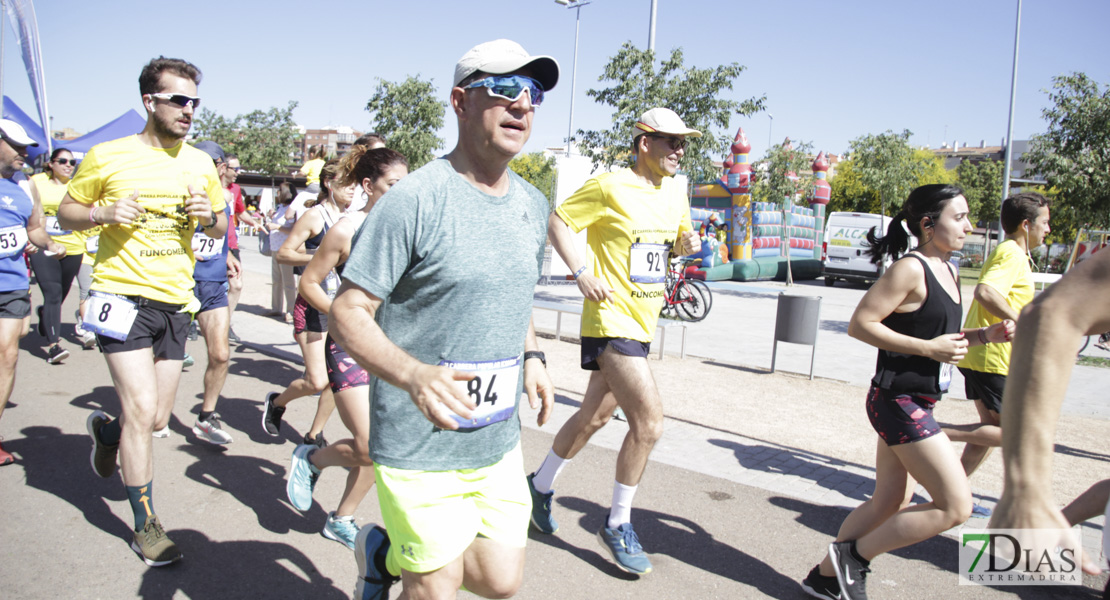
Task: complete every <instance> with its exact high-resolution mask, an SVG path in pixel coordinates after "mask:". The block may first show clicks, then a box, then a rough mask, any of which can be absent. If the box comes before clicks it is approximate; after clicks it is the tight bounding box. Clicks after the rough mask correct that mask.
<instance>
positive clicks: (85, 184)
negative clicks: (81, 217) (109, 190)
mask: <svg viewBox="0 0 1110 600" xmlns="http://www.w3.org/2000/svg"><path fill="white" fill-rule="evenodd" d="M103 191H104V179H103V177H102V176H101V168H100V160H99V154H98V153H97V152H96V148H93V149H92V150H90V151H89V152H88V154H86V155H85V159H84V160H82V161H81V168H80V169H78V170H77V174H76V175H74V177H73V179H70V180H69V185H68V186H66V193H67V194H69V197H70V198H73V199H74V200H76V201H77V202H80V203H81V204H94V203H95V202H97V201H98V200H100V195H101V194H102V193H103Z"/></svg>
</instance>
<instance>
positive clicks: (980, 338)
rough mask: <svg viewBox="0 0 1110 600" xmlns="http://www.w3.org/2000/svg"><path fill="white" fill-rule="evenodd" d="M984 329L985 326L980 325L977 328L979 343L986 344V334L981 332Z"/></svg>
mask: <svg viewBox="0 0 1110 600" xmlns="http://www.w3.org/2000/svg"><path fill="white" fill-rule="evenodd" d="M984 329H985V327H980V328H979V343H980V344H983V345H984V346H986V345H987V344H989V343H990V342H988V341H987V336H986V335H985V334H984V333H983V330H984Z"/></svg>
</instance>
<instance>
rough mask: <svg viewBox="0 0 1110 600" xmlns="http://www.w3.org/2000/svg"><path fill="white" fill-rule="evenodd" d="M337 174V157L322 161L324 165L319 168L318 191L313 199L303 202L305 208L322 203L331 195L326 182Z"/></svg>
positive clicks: (330, 180) (329, 181)
mask: <svg viewBox="0 0 1110 600" xmlns="http://www.w3.org/2000/svg"><path fill="white" fill-rule="evenodd" d="M338 174H339V159H338V158H333V159H331V160H329V161H328V162H326V163H324V167H323V168H322V169H320V193H319V194H318V195H317V196H316V199H315V200H309V201H307V202H305V203H304V206H305V208H312V207H313V206H316V205H317V204H323V203H324V202H327V201H328V198H330V197H331V190H329V189H328V184H329V183H331V182H332V180H334V179H335V177H336V175H338Z"/></svg>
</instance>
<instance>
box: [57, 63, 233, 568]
mask: <svg viewBox="0 0 1110 600" xmlns="http://www.w3.org/2000/svg"><path fill="white" fill-rule="evenodd" d="M200 79H201V73H200V70H199V69H197V68H196V67H195V66H193V65H192V64H190V63H188V62H185V61H183V60H179V59H172V58H165V57H159V58H156V59H154V60H152V61H150V62H149V63H148V64H147V65H146V66H145V67H143V70H142V73H141V74H140V75H139V91H140V93H141V94H142V102H143V106H144V107H146V111H147V122H146V127H144V129H143V131H142V132H140V133H139V134H138V135H134V136H130V137H126V138H122V139H118V140H113V141H110V142H105V143H103V144H99V145H97V146H95V147H94V148H93V149H92V150H90V151H89V153H88V154H87V155H85V159H84V160H83V161H82V163H81V169H80V171H78V173H77V176H76V177H74V178H73V179H72V180H71V181H70V182H69V188H68V190H67V192H66V196H65V198H63V199H62V203H61V205H60V206H59V208H58V220H59V221H60V223H61V225H62V226H63V227H65V228H66V229H70V230H83V229H88V228H90V227H94V226H98V225H99V226H100V227H101V231H100V240H99V247H98V249H97V255H96V263H95V264H94V266H93V281H92V285H91V294H92V295H91V297H90V298H89V304H88V306H87V310H86V312H85V319H84V326H85V328H86V329H90V330H92V331H95V332H96V333H97V343H98V344H99V345H100V350H101V352H103V353H104V357H105V360H106V361H107V363H108V370H109V371H110V372H111V374H112V381H113V383H114V384H115V388H116V393H117V394H118V395H119V399H120V405H121V410H122V412H123V415H122V416H121V418H118V419H114V420H112V419H109V418H108V416H107V415H105V414H104V413H103V412H101V411H95V412H93V414H91V415H90V416H89V419H88V421H87V427H88V430H89V435H90V436H91V437H92V438H93V452H92V457H91V462H92V466H93V470H94V471H95V472H96V474H97V475H99V476H101V477H111V476H112V474H113V473H115V470H116V455H117V453H118V454H119V464H120V471H121V472H122V475H123V483H124V487H125V488H126V490H127V497H128V500H129V501H130V503H131V510H132V512H133V513H134V518H135V535H134V540H133V541H132V543H131V549H132V550H134V551H135V552H136V553H137V554H138V555H139V557H140V558H141V559H142V560H143V561H144V562H145V563H147V564H148V565H150V566H155V567H158V566H163V565H167V564H170V563H172V562H174V561H176V560H178V559H180V558H181V552H180V551H179V550H178V549H177V546H176V545H174V543H173V542H172V541H170V539H169V537H167V536H166V533H165V531H164V530H163V529H162V525H161V523H160V522H159V521H158V517H157V515H156V514H155V512H154V490H153V487H152V483H153V475H154V460H153V452H152V446H151V434H152V433H153V432H154V429H155V423H167V422H168V421H169V418H170V413H171V411H172V410H173V401H174V397H175V396H176V395H177V384H178V381H179V380H180V378H181V361H182V359H183V358H184V356H185V336H186V331H187V329H188V325H189V321H190V319H191V313H193V312H196V308H197V307H198V306H199V303H198V302H197V301H196V298H195V297H194V296H193V285H194V281H193V265H194V263H195V260H194V256H193V249H192V243H191V242H192V238H193V232H194V230H195V229H196V228H197V225H198V224H199V225H200V226H201V227H202V228H203V231H204V233H205V234H207V235H208V236H210V237H212V238H216V239H219V238H222V237H223V236H224V233H225V232H226V230H227V218H226V217H225V216H224V214H223V211H224V207H225V205H226V204H225V202H224V196H223V186H222V185H221V184H220V178H219V175H217V173H216V168H215V166H214V165H213V164H212V159H210V158H209V157H208V155H207V154H205V153H204V152H201V151H200V150H197V149H195V148H193V147H192V146H189V145H187V144H185V143H184V140H185V135H186V134H187V133H188V132H189V128H190V127H191V126H192V121H193V111H194V110H196V109H197V108H198V107H199V105H200V98H198V97H197V85H198V84H199V83H200Z"/></svg>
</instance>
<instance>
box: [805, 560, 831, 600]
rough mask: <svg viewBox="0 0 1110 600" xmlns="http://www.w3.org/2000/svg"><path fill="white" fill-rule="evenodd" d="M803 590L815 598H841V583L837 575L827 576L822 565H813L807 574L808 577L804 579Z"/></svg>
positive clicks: (828, 599) (829, 599)
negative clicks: (822, 571) (822, 570)
mask: <svg viewBox="0 0 1110 600" xmlns="http://www.w3.org/2000/svg"><path fill="white" fill-rule="evenodd" d="M802 590H803V591H804V592H805V593H807V594H809V595H810V596H813V597H814V598H826V599H827V600H839V598H840V583H839V582H838V581H837V580H836V577H835V576H828V577H826V576H824V575H822V574H821V565H817V566H816V567H813V570H812V571H810V572H809V575H806V578H805V579H803V580H802Z"/></svg>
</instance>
